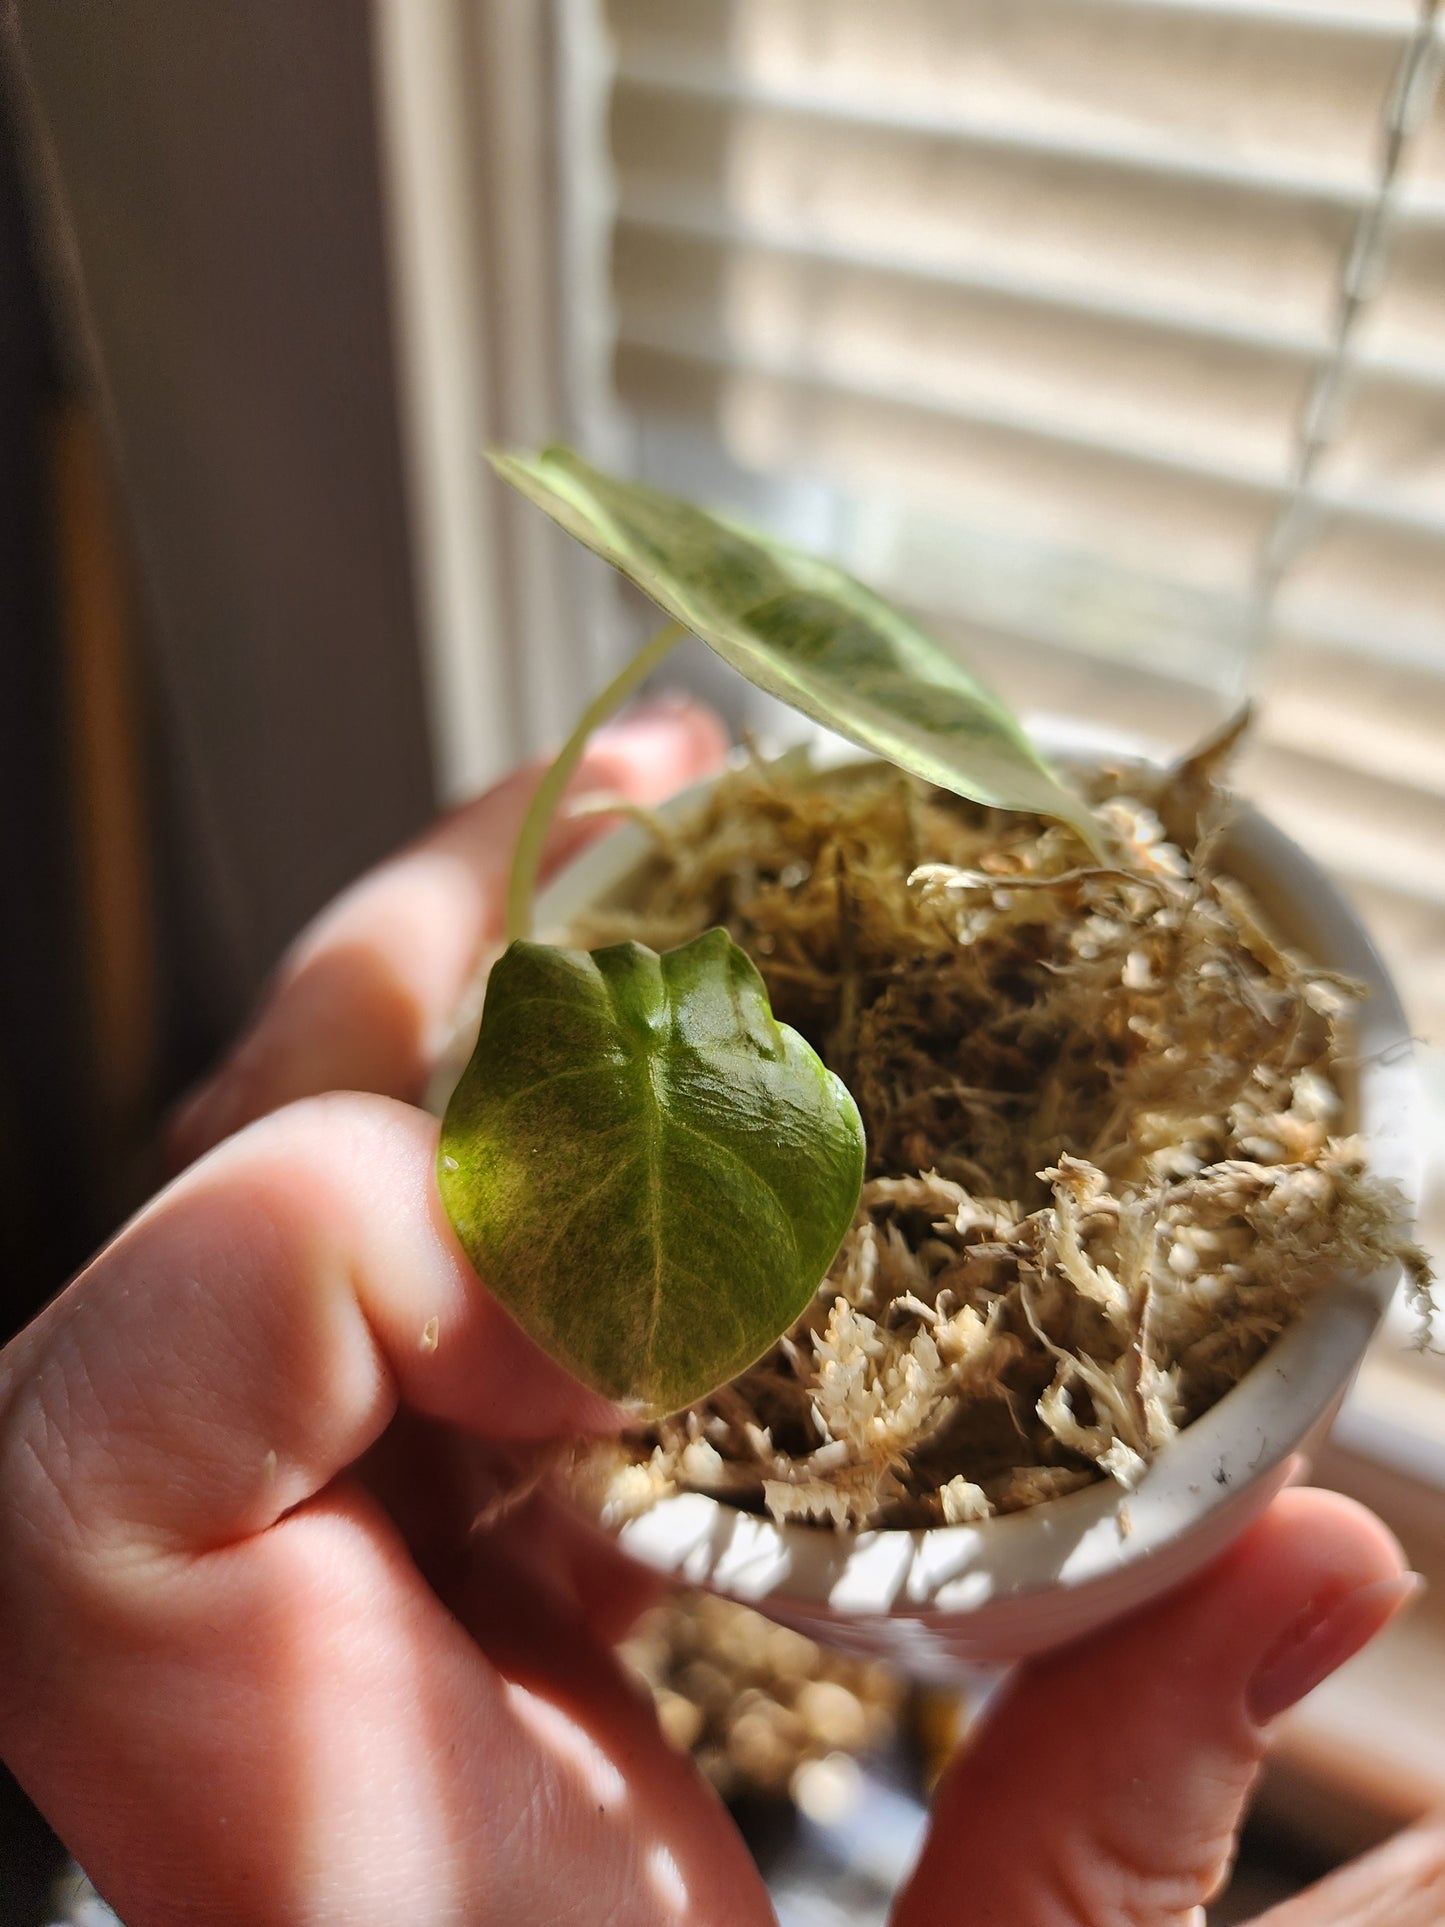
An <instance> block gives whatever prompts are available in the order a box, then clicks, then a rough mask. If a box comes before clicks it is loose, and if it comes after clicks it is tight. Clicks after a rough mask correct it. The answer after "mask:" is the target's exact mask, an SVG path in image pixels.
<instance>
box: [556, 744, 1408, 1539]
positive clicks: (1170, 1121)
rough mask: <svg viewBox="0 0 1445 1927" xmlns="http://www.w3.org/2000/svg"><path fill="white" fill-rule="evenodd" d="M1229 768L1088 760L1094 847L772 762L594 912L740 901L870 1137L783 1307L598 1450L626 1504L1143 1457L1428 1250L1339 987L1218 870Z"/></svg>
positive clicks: (921, 1492)
mask: <svg viewBox="0 0 1445 1927" xmlns="http://www.w3.org/2000/svg"><path fill="white" fill-rule="evenodd" d="M1207 776H1208V771H1207V769H1206V768H1204V767H1202V766H1201V765H1199V764H1198V763H1196V764H1191V765H1186V766H1185V767H1184V768H1183V769H1182V770H1181V771H1178V772H1175V773H1174V774H1173V775H1172V776H1165V775H1156V774H1154V773H1152V772H1141V771H1140V770H1139V769H1138V768H1129V769H1128V770H1126V771H1115V772H1109V771H1100V772H1098V773H1097V774H1095V775H1094V776H1093V777H1092V778H1091V779H1090V783H1089V787H1090V790H1091V795H1092V800H1093V801H1094V802H1095V803H1096V804H1097V806H1098V807H1099V808H1100V810H1101V813H1102V815H1103V816H1104V818H1105V819H1106V821H1107V822H1108V824H1109V825H1110V826H1111V828H1112V830H1113V832H1114V835H1115V837H1116V839H1117V843H1118V854H1117V867H1116V868H1112V869H1105V868H1099V867H1096V866H1095V865H1094V864H1093V862H1092V860H1091V859H1090V857H1089V856H1088V853H1087V852H1086V851H1085V850H1084V848H1083V846H1082V845H1081V844H1080V843H1079V842H1078V840H1077V839H1076V838H1075V837H1074V835H1073V834H1072V833H1071V832H1070V831H1069V830H1067V829H1066V828H1063V827H1062V826H1060V825H1057V824H1053V823H1048V822H1045V821H1044V820H1042V819H1039V818H1033V817H1027V816H1021V815H1018V814H1012V813H1009V814H1005V813H1000V812H994V811H989V810H986V809H983V808H981V807H979V806H976V805H974V804H971V803H968V802H965V801H962V800H960V799H959V798H956V797H953V796H950V795H947V794H946V793H944V792H941V791H937V790H932V789H929V788H928V787H927V786H925V785H922V784H920V783H918V782H916V781H915V780H913V779H911V778H909V777H907V776H904V775H902V774H900V773H899V772H897V771H894V770H891V769H888V768H886V767H881V766H878V765H867V766H863V767H861V768H860V767H853V768H848V769H845V770H843V771H840V772H834V773H832V774H831V775H829V776H828V777H826V778H822V777H819V776H817V775H815V774H812V773H810V772H808V771H807V770H806V769H805V768H803V767H801V766H798V767H794V768H791V769H787V768H779V767H777V766H775V767H774V768H773V769H772V770H769V769H768V768H765V767H762V766H754V767H750V768H748V769H745V770H743V771H740V772H737V773H734V774H732V775H730V776H729V777H727V778H726V779H725V780H724V781H723V782H722V783H721V784H720V785H719V786H718V787H717V789H716V790H715V791H714V793H713V795H712V796H711V798H710V800H709V801H708V803H707V804H706V805H705V806H704V807H703V808H702V810H701V811H700V813H699V815H698V817H697V819H696V820H695V821H693V822H691V823H689V824H687V825H686V826H685V827H684V828H683V829H682V830H680V831H678V832H676V833H666V832H663V831H661V830H660V831H659V848H658V853H657V855H656V857H655V858H654V859H653V860H652V861H650V862H649V863H648V864H647V865H646V866H645V867H644V869H643V870H642V871H641V872H639V873H638V874H637V875H636V876H634V877H633V878H632V879H630V880H629V882H628V884H627V886H626V889H625V891H624V892H622V893H619V903H623V902H625V907H619V908H616V909H606V908H604V909H603V910H602V911H599V912H596V913H594V914H593V915H591V916H590V917H589V918H588V919H587V921H586V924H585V927H577V928H575V929H574V931H573V937H574V940H576V941H578V942H582V943H586V944H588V945H589V946H590V945H596V944H601V943H607V942H615V941H618V940H619V939H621V938H624V937H636V938H638V939H640V940H641V941H643V942H646V943H648V944H651V945H652V946H654V947H655V948H658V949H662V948H665V947H667V946H669V945H672V944H677V943H681V942H684V941H686V940H687V939H688V938H690V937H693V936H695V935H696V934H697V933H698V932H699V931H701V930H703V929H706V928H707V927H708V926H709V925H712V924H718V923H720V924H724V925H726V927H727V928H728V929H729V930H730V931H731V933H732V935H733V937H734V938H735V939H736V941H737V942H738V943H739V944H741V945H742V946H743V948H744V949H745V950H746V951H747V952H748V954H749V955H750V956H751V957H752V958H753V960H754V961H755V962H756V964H757V966H758V968H759V970H760V971H761V972H762V975H763V977H764V979H765V980H766V982H767V987H768V991H769V994H770V996H771V998H772V1001H773V1008H774V1010H775V1012H776V1014H777V1015H778V1017H779V1018H780V1019H782V1020H783V1021H784V1022H786V1023H789V1024H792V1025H793V1026H795V1028H797V1029H798V1030H800V1031H801V1032H802V1033H803V1034H804V1036H806V1037H807V1038H808V1039H809V1040H810V1041H811V1042H812V1044H813V1045H814V1046H815V1048H816V1049H818V1050H819V1052H820V1053H821V1055H822V1056H823V1057H824V1059H825V1060H826V1061H827V1063H828V1064H829V1065H831V1066H832V1068H833V1069H834V1070H836V1071H837V1072H838V1073H839V1074H840V1076H842V1077H843V1079H844V1080H845V1082H846V1083H847V1084H848V1086H849V1088H850V1089H851V1090H852V1092H853V1094H854V1097H855V1098H856V1099H857V1102H858V1106H859V1109H860V1111H861V1113H862V1116H863V1122H864V1125H865V1127H866V1129H867V1134H868V1147H869V1164H868V1174H867V1180H866V1182H865V1185H864V1190H863V1196H862V1201H861V1205H860V1208H859V1212H858V1215H857V1218H856V1220H855V1221H854V1224H853V1227H852V1229H851V1230H850V1232H849V1234H848V1236H847V1238H846V1240H845V1242H844V1244H843V1247H842V1249H841V1251H840V1252H839V1254H838V1257H837V1259H836V1261H835V1263H834V1265H833V1267H832V1270H831V1271H830V1273H829V1275H828V1277H827V1278H826V1279H825V1281H824V1283H823V1285H822V1286H821V1288H820V1289H819V1292H818V1294H817V1296H816V1298H815V1299H814V1301H813V1303H812V1305H811V1306H810V1308H809V1310H808V1311H807V1312H806V1313H805V1315H804V1316H803V1318H802V1319H801V1320H799V1322H798V1324H797V1325H795V1326H794V1328H793V1329H792V1331H791V1332H790V1333H789V1334H788V1335H787V1336H786V1337H785V1338H783V1339H782V1340H780V1341H779V1343H778V1344H777V1346H776V1347H775V1348H774V1349H773V1350H772V1351H771V1352H770V1353H769V1354H768V1356H767V1357H766V1358H764V1359H763V1360H762V1361H761V1362H760V1363H759V1364H757V1365H756V1366H754V1367H753V1368H752V1369H751V1370H749V1371H748V1372H746V1373H744V1374H743V1375H742V1376H741V1377H740V1378H738V1379H736V1380H734V1381H733V1383H732V1384H730V1385H728V1386H726V1387H724V1388H723V1389H722V1390H721V1391H718V1392H716V1393H714V1394H713V1395H712V1396H711V1397H710V1398H708V1399H705V1400H703V1401H702V1402H701V1403H700V1404H699V1405H697V1406H695V1407H693V1408H692V1409H691V1410H689V1411H687V1412H686V1413H683V1414H681V1415H680V1416H678V1417H676V1418H672V1419H668V1420H666V1421H665V1422H663V1423H662V1424H661V1425H659V1426H657V1427H655V1428H654V1429H653V1430H652V1431H651V1432H650V1433H648V1434H647V1435H645V1436H641V1437H638V1438H636V1439H633V1440H629V1441H625V1442H623V1444H622V1445H620V1446H617V1447H596V1448H589V1451H588V1454H587V1458H586V1462H585V1464H584V1465H582V1466H580V1467H579V1472H581V1474H582V1476H583V1477H584V1479H585V1480H586V1482H587V1483H589V1484H593V1483H595V1482H596V1481H597V1480H599V1479H600V1480H601V1481H602V1482H603V1484H604V1486H605V1488H606V1491H607V1498H608V1505H609V1508H610V1509H611V1510H612V1511H613V1512H614V1513H618V1512H626V1511H630V1510H636V1509H641V1508H644V1507H645V1506H647V1505H648V1504H650V1503H652V1502H653V1500H655V1499H656V1498H657V1497H659V1496H661V1495H663V1494H664V1493H666V1492H668V1491H670V1490H673V1489H676V1488H679V1487H681V1488H686V1489H692V1490H698V1491H703V1492H708V1493H712V1494H715V1495H717V1496H719V1497H723V1498H726V1499H728V1500H730V1501H732V1502H734V1503H736V1504H739V1505H742V1506H745V1507H751V1508H754V1509H762V1508H764V1507H766V1509H767V1510H768V1511H769V1512H771V1513H772V1514H773V1516H774V1517H775V1518H777V1519H780V1520H782V1519H794V1520H812V1521H818V1522H826V1523H829V1524H831V1525H833V1526H836V1527H839V1528H859V1527H863V1526H870V1525H910V1526H912V1525H929V1524H939V1523H949V1524H952V1523H959V1522H962V1521H967V1520H973V1519H981V1518H985V1517H987V1516H988V1515H989V1514H990V1513H994V1512H1007V1511H1012V1510H1015V1509H1017V1508H1020V1507H1023V1506H1027V1505H1031V1504H1034V1503H1036V1502H1038V1501H1039V1500H1042V1499H1047V1498H1052V1497H1055V1496H1056V1495H1058V1494H1061V1493H1065V1492H1069V1491H1072V1490H1073V1489H1075V1488H1076V1487H1079V1486H1082V1485H1086V1484H1088V1483H1090V1482H1091V1481H1093V1480H1095V1479H1098V1478H1099V1477H1100V1476H1101V1475H1107V1476H1109V1477H1111V1478H1114V1479H1116V1480H1117V1481H1119V1483H1120V1484H1122V1485H1124V1486H1129V1485H1131V1484H1132V1483H1133V1482H1134V1481H1135V1480H1136V1479H1137V1477H1138V1475H1139V1474H1140V1472H1141V1471H1142V1470H1143V1468H1144V1466H1145V1465H1146V1464H1147V1463H1148V1461H1149V1459H1150V1458H1151V1457H1152V1455H1153V1454H1154V1453H1155V1452H1156V1451H1157V1450H1158V1449H1159V1447H1160V1446H1161V1445H1164V1444H1165V1443H1167V1441H1168V1440H1169V1439H1171V1438H1172V1437H1173V1436H1174V1434H1175V1433H1176V1432H1177V1431H1178V1430H1179V1428H1180V1427H1181V1426H1184V1425H1187V1424H1188V1423H1189V1422H1190V1420H1192V1419H1194V1418H1196V1417H1197V1416H1198V1415H1199V1414H1200V1413H1201V1412H1202V1411H1204V1410H1205V1409H1206V1408H1207V1407H1208V1406H1209V1405H1211V1404H1212V1403H1213V1402H1214V1401H1215V1400H1216V1399H1217V1398H1219V1397H1220V1396H1221V1394H1222V1393H1224V1392H1225V1391H1227V1390H1228V1389H1229V1387H1230V1386H1231V1385H1233V1384H1234V1383H1235V1382H1236V1381H1237V1380H1238V1379H1239V1377H1240V1376H1241V1375H1242V1374H1243V1372H1244V1371H1245V1370H1247V1369H1248V1367H1249V1366H1250V1365H1251V1364H1252V1363H1253V1362H1254V1361H1255V1359H1256V1358H1258V1356H1259V1355H1260V1353H1261V1352H1262V1351H1263V1350H1264V1348H1265V1347H1266V1346H1267V1345H1268V1344H1269V1343H1270V1341H1271V1340H1272V1339H1273V1338H1274V1337H1275V1336H1276V1335H1277V1334H1278V1333H1279V1332H1280V1331H1281V1330H1282V1329H1283V1328H1284V1326H1285V1325H1286V1324H1288V1322H1289V1321H1290V1319H1291V1317H1292V1316H1293V1315H1294V1313H1295V1311H1296V1309H1297V1308H1298V1307H1299V1305H1300V1304H1302V1303H1303V1302H1304V1301H1305V1300H1306V1299H1307V1298H1308V1297H1309V1295H1310V1293H1311V1292H1312V1291H1313V1290H1314V1289H1315V1288H1316V1286H1317V1285H1318V1284H1320V1283H1321V1281H1322V1280H1324V1279H1325V1278H1327V1277H1329V1276H1331V1275H1335V1274H1338V1273H1339V1272H1340V1271H1341V1270H1344V1271H1347V1272H1353V1271H1358V1272H1362V1273H1368V1272H1371V1271H1373V1270H1375V1269H1376V1268H1377V1267H1379V1266H1380V1265H1382V1264H1385V1263H1387V1262H1390V1261H1392V1260H1394V1259H1398V1258H1403V1259H1405V1260H1406V1262H1407V1263H1408V1264H1410V1265H1411V1266H1412V1267H1414V1268H1415V1270H1416V1275H1417V1277H1419V1276H1422V1275H1423V1274H1422V1273H1421V1270H1420V1267H1421V1266H1422V1265H1423V1260H1421V1259H1420V1258H1419V1254H1418V1252H1416V1251H1415V1250H1414V1248H1413V1247H1410V1246H1408V1245H1407V1244H1406V1243H1405V1242H1404V1236H1403V1232H1402V1228H1401V1223H1400V1217H1401V1207H1400V1202H1399V1200H1398V1198H1396V1197H1395V1195H1394V1194H1393V1193H1392V1192H1390V1191H1389V1190H1388V1189H1387V1188H1386V1187H1384V1186H1383V1185H1381V1184H1379V1183H1378V1182H1376V1181H1375V1180H1373V1179H1371V1177H1370V1176H1369V1175H1368V1173H1367V1172H1366V1170H1365V1168H1364V1164H1363V1160H1362V1155H1361V1151H1360V1148H1359V1146H1358V1145H1357V1144H1356V1143H1355V1142H1354V1141H1353V1140H1351V1139H1349V1138H1346V1137H1341V1136H1338V1135H1336V1127H1337V1125H1338V1123H1339V1120H1340V1111H1341V1104H1340V1099H1339V1096H1338V1093H1337V1091H1336V1088H1335V1085H1334V1083H1333V1081H1332V1078H1331V1065H1332V1063H1333V1062H1334V1061H1335V1057H1336V1048H1337V1042H1338V1037H1339V1028H1338V1027H1339V1021H1340V1019H1341V1017H1342V1015H1343V1013H1344V1012H1345V1010H1346V1009H1347V1007H1348V1004H1349V1002H1350V1001H1351V997H1352V994H1353V987H1352V986H1351V985H1349V984H1348V983H1346V982H1344V981H1342V980H1341V979H1339V978H1338V977H1336V976H1334V975H1332V974H1330V973H1329V972H1327V971H1323V970H1319V969H1315V968H1313V967H1312V966H1311V965H1309V964H1308V963H1307V962H1306V961H1304V960H1303V959H1301V958H1299V957H1298V956H1296V955H1293V954H1291V953H1290V952H1289V951H1288V950H1287V949H1285V948H1283V947H1282V946H1281V945H1280V943H1279V942H1278V941H1277V940H1276V939H1275V938H1274V936H1272V935H1271V933H1270V931H1269V929H1268V927H1267V924H1266V922H1265V920H1264V919H1263V917H1262V916H1261V913H1260V911H1259V910H1258V908H1257V907H1256V905H1255V904H1254V903H1253V901H1252V899H1251V898H1250V896H1249V894H1248V893H1247V891H1246V890H1245V889H1244V888H1243V886H1242V885H1241V884H1239V883H1238V882H1236V881H1235V880H1233V879H1232V878H1230V877H1229V876H1227V875H1225V874H1222V873H1221V872H1220V871H1219V870H1218V869H1217V868H1216V865H1215V856H1214V852H1215V848H1216V845H1217V841H1218V838H1217V833H1216V831H1217V818H1218V817H1219V814H1220V803H1219V798H1218V795H1217V793H1216V792H1215V791H1214V790H1213V788H1212V786H1211V784H1210V783H1209V782H1208V780H1207ZM1166 824H1167V825H1168V826H1169V830H1166V828H1165V825H1166ZM1171 832H1172V840H1171Z"/></svg>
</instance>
